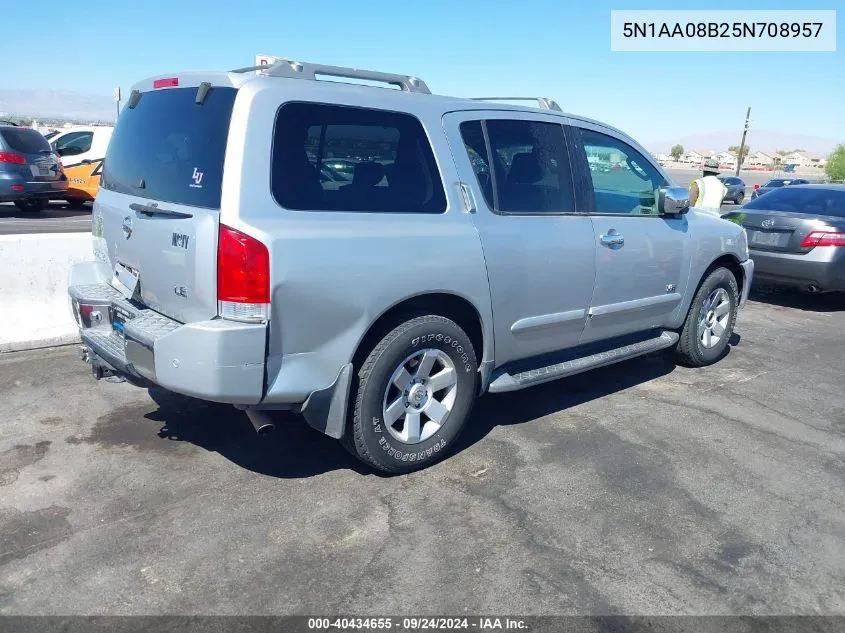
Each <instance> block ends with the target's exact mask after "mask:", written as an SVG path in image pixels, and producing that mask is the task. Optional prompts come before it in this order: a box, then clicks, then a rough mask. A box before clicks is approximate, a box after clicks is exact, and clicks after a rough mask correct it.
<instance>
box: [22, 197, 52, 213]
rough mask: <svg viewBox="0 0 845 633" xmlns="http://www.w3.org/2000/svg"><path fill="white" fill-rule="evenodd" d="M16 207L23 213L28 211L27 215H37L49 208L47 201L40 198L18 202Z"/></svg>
mask: <svg viewBox="0 0 845 633" xmlns="http://www.w3.org/2000/svg"><path fill="white" fill-rule="evenodd" d="M15 206H16V207H17V208H18V209H20V210H21V211H26V212H27V213H37V212H39V211H43V210H44V209H45V207H46V206H47V201H46V200H43V199H40V198H35V199H29V200H16V201H15Z"/></svg>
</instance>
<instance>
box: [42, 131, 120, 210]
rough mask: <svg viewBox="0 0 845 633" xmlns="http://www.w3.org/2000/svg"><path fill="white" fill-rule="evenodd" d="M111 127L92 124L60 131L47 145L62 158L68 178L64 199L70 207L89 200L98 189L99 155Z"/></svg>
mask: <svg viewBox="0 0 845 633" xmlns="http://www.w3.org/2000/svg"><path fill="white" fill-rule="evenodd" d="M113 131H114V128H113V127H110V126H104V125H94V126H87V127H73V128H69V129H67V130H62V131H61V132H60V133H59V134H57V135H56V136H54V137H53V139H52V140H51V141H50V145H51V146H52V147H53V149H54V150H55V152H56V153H57V154H58V155H59V156H61V157H62V164H63V165H64V168H65V173H66V174H67V177H68V190H67V197H66V198H65V201H66V202H67V204H68V206H70V207H71V208H74V209H78V208H80V207H82V205H83V204H85V203H86V202H90V201H91V200H93V199H94V198H95V197H96V195H97V191H98V190H99V188H100V174H101V173H102V170H103V158H104V157H105V155H106V148H107V147H108V146H109V140H110V139H111V135H112V132H113Z"/></svg>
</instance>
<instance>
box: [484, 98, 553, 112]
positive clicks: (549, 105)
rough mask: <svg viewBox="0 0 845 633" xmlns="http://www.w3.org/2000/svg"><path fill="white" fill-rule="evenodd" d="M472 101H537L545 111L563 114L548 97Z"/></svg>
mask: <svg viewBox="0 0 845 633" xmlns="http://www.w3.org/2000/svg"><path fill="white" fill-rule="evenodd" d="M471 100H472V101H536V102H537V103H538V104H539V106H540V108H542V109H543V110H557V111H558V112H563V110H561V108H560V106H559V105H558V104H557V103H556V102H555V101H554V100H553V99H549V98H548V97H471Z"/></svg>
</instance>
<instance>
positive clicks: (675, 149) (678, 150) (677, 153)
mask: <svg viewBox="0 0 845 633" xmlns="http://www.w3.org/2000/svg"><path fill="white" fill-rule="evenodd" d="M683 153H684V146H683V145H673V146H672V149H671V150H669V155H670V156H671V157H672V158H673V159H674V160H678V159H679V158H680V157H681V154H683Z"/></svg>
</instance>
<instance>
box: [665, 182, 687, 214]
mask: <svg viewBox="0 0 845 633" xmlns="http://www.w3.org/2000/svg"><path fill="white" fill-rule="evenodd" d="M658 196H659V197H658V210H659V212H660V215H683V214H684V213H686V212H687V211H689V207H690V200H689V191H688V190H687V189H686V188H685V187H661V188H660V189H659V190H658Z"/></svg>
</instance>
